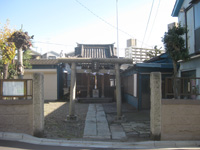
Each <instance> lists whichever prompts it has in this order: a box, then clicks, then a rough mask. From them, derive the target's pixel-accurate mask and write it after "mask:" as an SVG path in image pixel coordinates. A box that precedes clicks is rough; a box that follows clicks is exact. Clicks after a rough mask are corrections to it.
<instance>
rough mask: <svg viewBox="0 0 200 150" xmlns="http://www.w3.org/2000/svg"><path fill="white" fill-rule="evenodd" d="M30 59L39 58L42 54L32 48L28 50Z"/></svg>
mask: <svg viewBox="0 0 200 150" xmlns="http://www.w3.org/2000/svg"><path fill="white" fill-rule="evenodd" d="M30 55H31V59H40V58H41V57H42V55H41V54H40V53H38V52H36V51H34V50H30Z"/></svg>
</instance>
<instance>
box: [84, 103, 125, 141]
mask: <svg viewBox="0 0 200 150" xmlns="http://www.w3.org/2000/svg"><path fill="white" fill-rule="evenodd" d="M83 137H84V138H92V139H105V140H106V139H113V140H126V139H127V138H126V134H125V132H124V130H123V128H122V126H121V125H120V124H113V125H111V126H110V128H109V125H108V121H107V119H106V114H105V112H104V109H103V106H102V104H90V105H89V107H88V112H87V117H86V121H85V128H84V135H83Z"/></svg>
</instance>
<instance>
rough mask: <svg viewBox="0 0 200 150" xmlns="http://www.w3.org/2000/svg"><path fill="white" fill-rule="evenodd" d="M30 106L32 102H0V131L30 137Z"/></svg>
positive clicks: (31, 124)
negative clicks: (25, 134) (23, 134)
mask: <svg viewBox="0 0 200 150" xmlns="http://www.w3.org/2000/svg"><path fill="white" fill-rule="evenodd" d="M32 105H33V101H32V100H0V131H1V132H16V133H27V134H31V135H32V134H33V106H32Z"/></svg>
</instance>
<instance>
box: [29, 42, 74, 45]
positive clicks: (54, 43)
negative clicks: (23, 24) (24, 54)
mask: <svg viewBox="0 0 200 150" xmlns="http://www.w3.org/2000/svg"><path fill="white" fill-rule="evenodd" d="M33 43H43V44H52V45H60V46H74V45H66V44H58V43H49V42H41V41H34V42H33Z"/></svg>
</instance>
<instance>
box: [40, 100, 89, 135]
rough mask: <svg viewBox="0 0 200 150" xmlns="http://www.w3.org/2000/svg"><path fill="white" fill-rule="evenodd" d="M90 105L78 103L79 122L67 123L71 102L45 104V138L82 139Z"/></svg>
mask: <svg viewBox="0 0 200 150" xmlns="http://www.w3.org/2000/svg"><path fill="white" fill-rule="evenodd" d="M88 105H89V104H80V103H76V105H75V107H76V108H75V109H76V114H77V117H78V120H77V121H75V122H72V121H71V122H70V121H66V118H67V115H68V112H69V102H58V101H55V102H47V103H46V102H45V104H44V116H45V127H44V128H45V129H44V137H45V138H61V139H62V138H63V139H75V138H82V137H83V131H84V125H85V118H86V115H87V110H88Z"/></svg>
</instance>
